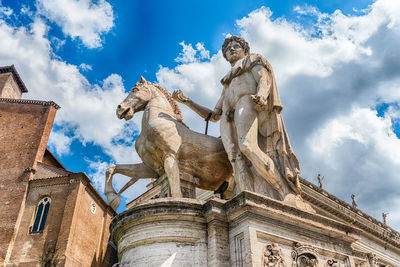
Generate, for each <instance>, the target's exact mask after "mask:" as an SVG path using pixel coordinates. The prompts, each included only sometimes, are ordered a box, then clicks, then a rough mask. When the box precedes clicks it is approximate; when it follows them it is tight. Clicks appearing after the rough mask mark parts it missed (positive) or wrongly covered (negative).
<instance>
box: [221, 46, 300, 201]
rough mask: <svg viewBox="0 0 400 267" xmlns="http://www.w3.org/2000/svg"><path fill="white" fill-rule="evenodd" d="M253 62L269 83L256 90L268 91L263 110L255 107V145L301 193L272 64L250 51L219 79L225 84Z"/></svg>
mask: <svg viewBox="0 0 400 267" xmlns="http://www.w3.org/2000/svg"><path fill="white" fill-rule="evenodd" d="M256 65H260V66H262V67H264V68H265V69H266V70H267V73H268V75H269V79H268V81H269V83H263V84H258V90H260V88H259V87H260V86H267V87H268V88H267V90H266V91H267V92H268V97H267V104H266V106H265V108H264V110H261V111H258V145H259V147H260V149H261V150H262V151H263V152H264V153H266V154H267V155H268V156H270V157H271V158H272V159H273V160H274V162H275V165H277V168H278V169H279V171H280V173H281V175H282V177H284V179H285V180H286V181H287V182H288V184H289V186H290V187H291V188H292V189H293V191H294V192H296V193H301V188H300V182H299V177H298V174H299V173H300V166H299V161H298V160H297V157H296V155H295V154H294V152H293V149H292V146H291V145H290V141H289V137H288V134H287V132H286V128H285V125H284V123H283V119H282V103H281V99H280V97H279V93H278V89H277V86H276V82H275V76H274V72H273V70H272V67H271V64H270V63H269V62H268V61H267V60H266V59H265V58H264V57H263V56H262V55H259V54H253V53H252V54H250V55H247V56H246V57H245V58H244V59H243V60H242V63H241V64H239V65H238V66H235V67H233V68H232V69H231V71H229V72H228V74H226V75H225V77H224V78H222V80H221V83H222V85H224V86H227V85H229V84H230V82H231V81H232V79H234V78H235V77H237V76H240V75H241V74H243V73H245V72H249V71H251V70H252V68H253V67H255V66H256Z"/></svg>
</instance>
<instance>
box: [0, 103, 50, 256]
mask: <svg viewBox="0 0 400 267" xmlns="http://www.w3.org/2000/svg"><path fill="white" fill-rule="evenodd" d="M43 103H45V102H43ZM55 113H56V109H55V108H54V107H53V106H51V105H41V104H33V103H24V101H20V102H18V103H11V102H7V100H4V99H0V222H1V224H0V263H1V261H2V260H4V259H5V258H6V254H7V250H8V247H9V245H10V244H11V245H12V242H13V238H12V237H13V233H14V229H15V228H16V229H18V227H19V226H18V223H19V219H20V218H21V216H19V214H20V210H22V209H21V208H23V207H24V196H25V192H26V188H27V183H28V179H29V178H30V176H31V174H30V173H29V172H25V171H24V170H25V169H27V168H33V167H35V166H34V163H35V162H36V160H40V159H41V158H42V157H43V154H44V151H45V149H46V145H47V141H48V137H49V134H50V131H51V127H52V124H53V120H54V116H55Z"/></svg>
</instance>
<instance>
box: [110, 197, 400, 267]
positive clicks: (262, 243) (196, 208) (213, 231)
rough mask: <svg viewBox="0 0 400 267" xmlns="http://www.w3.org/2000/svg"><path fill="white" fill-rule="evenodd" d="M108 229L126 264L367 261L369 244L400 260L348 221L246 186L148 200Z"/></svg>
mask: <svg viewBox="0 0 400 267" xmlns="http://www.w3.org/2000/svg"><path fill="white" fill-rule="evenodd" d="M110 230H111V233H112V238H113V241H114V242H115V244H117V247H118V253H119V259H120V262H121V263H127V264H128V265H126V266H149V267H151V266H154V267H156V266H157V267H159V266H161V265H162V264H163V263H165V262H166V261H167V262H168V261H169V262H172V263H171V265H166V266H177V267H185V266H193V267H201V266H214V267H225V266H226V267H228V266H235V267H249V266H254V267H260V266H276V267H300V266H301V267H302V266H307V267H329V266H333V267H338V266H340V267H359V266H365V267H367V266H371V265H370V263H369V262H370V260H369V259H370V256H368V255H371V252H374V255H375V254H379V255H380V257H381V262H391V264H390V265H387V266H400V265H396V264H397V263H400V261H397V260H395V259H396V257H395V255H396V254H393V252H390V253H392V254H390V253H389V250H386V248H385V247H384V246H379V245H378V246H375V247H374V249H373V250H372V249H370V248H369V247H368V246H362V245H361V244H364V243H365V242H367V241H365V240H366V239H365V237H363V236H360V230H357V229H356V228H354V227H352V225H351V224H349V223H348V222H345V221H339V220H335V219H333V218H329V217H326V216H322V215H318V214H317V213H315V212H314V211H310V210H307V209H306V210H304V209H299V208H298V207H296V205H293V204H290V203H289V204H288V203H285V202H281V201H276V200H273V199H271V198H268V197H265V196H263V195H259V194H256V193H252V192H246V191H244V192H242V193H240V194H239V195H238V196H236V197H235V198H233V199H231V200H229V201H225V200H221V199H217V198H213V199H211V200H208V201H207V202H204V201H200V200H195V199H173V198H162V199H153V200H148V201H146V202H143V203H140V204H136V205H134V206H132V207H131V208H130V209H129V210H127V211H125V212H123V213H121V214H119V215H117V216H116V217H115V218H114V219H113V221H112V223H111V226H110ZM363 239H364V240H363ZM371 244H372V243H369V246H370V247H371V246H372V245H371ZM385 255H392V256H390V257H389V256H388V257H386V256H385Z"/></svg>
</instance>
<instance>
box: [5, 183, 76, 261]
mask: <svg viewBox="0 0 400 267" xmlns="http://www.w3.org/2000/svg"><path fill="white" fill-rule="evenodd" d="M77 188H78V186H77V184H74V183H70V178H69V177H57V178H53V179H44V180H35V181H31V182H30V186H29V191H28V194H27V197H26V202H25V209H24V212H23V215H22V219H21V224H20V226H19V229H18V232H17V234H16V238H15V243H14V246H13V248H12V252H11V257H10V262H12V263H14V264H28V263H30V264H32V266H36V264H37V263H38V259H39V258H40V257H42V256H43V254H44V253H45V252H46V251H47V250H48V249H52V248H57V249H58V254H59V255H60V256H61V255H63V249H65V247H66V244H67V241H68V235H63V234H61V232H63V231H68V230H69V227H68V226H67V225H63V226H67V227H66V229H62V228H61V226H62V223H63V222H64V219H66V223H67V224H68V217H72V216H71V214H69V215H67V218H65V217H64V211H65V209H71V208H69V207H70V206H73V204H74V199H75V198H76V195H77ZM46 196H48V197H50V199H51V204H50V209H49V212H48V216H47V220H46V224H45V228H44V230H43V232H42V233H30V232H29V229H30V227H31V226H32V225H33V220H34V216H35V212H36V207H37V204H38V202H39V201H40V200H41V199H42V198H43V197H46ZM69 202H72V203H69ZM67 203H68V205H67Z"/></svg>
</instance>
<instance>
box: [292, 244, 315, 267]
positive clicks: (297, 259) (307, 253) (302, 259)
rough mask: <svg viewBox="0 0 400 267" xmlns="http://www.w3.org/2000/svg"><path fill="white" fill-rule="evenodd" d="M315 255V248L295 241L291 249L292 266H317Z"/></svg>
mask: <svg viewBox="0 0 400 267" xmlns="http://www.w3.org/2000/svg"><path fill="white" fill-rule="evenodd" d="M317 255H318V253H317V250H316V249H315V248H313V247H311V246H308V245H302V244H299V243H296V244H295V245H294V249H293V251H292V267H318V266H319V265H318V258H317Z"/></svg>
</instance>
